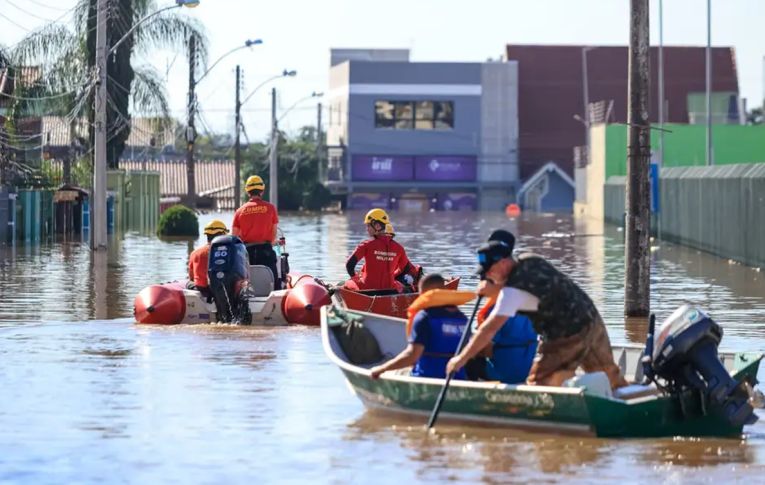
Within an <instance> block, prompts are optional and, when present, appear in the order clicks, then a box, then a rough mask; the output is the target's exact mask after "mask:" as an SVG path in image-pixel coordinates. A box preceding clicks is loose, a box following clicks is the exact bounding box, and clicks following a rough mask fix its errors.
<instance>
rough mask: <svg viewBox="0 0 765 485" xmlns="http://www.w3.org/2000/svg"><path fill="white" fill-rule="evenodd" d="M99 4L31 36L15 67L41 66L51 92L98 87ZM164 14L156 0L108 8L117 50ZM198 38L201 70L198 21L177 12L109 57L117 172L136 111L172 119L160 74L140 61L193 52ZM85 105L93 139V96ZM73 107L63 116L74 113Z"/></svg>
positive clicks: (203, 45) (112, 158)
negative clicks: (155, 54)
mask: <svg viewBox="0 0 765 485" xmlns="http://www.w3.org/2000/svg"><path fill="white" fill-rule="evenodd" d="M97 4H98V1H97V0H79V1H78V3H77V6H76V7H75V13H74V23H73V25H71V26H66V25H62V24H59V23H55V22H54V23H51V24H49V25H47V26H45V27H44V28H42V29H40V30H38V31H36V32H34V33H32V34H30V35H29V36H27V37H26V38H25V39H23V40H22V41H21V42H20V43H19V44H18V45H17V46H16V48H15V49H14V50H13V52H12V58H13V62H14V64H16V65H19V66H29V65H39V66H41V67H42V69H43V77H42V79H44V80H45V84H46V88H47V89H48V90H49V91H50V92H58V93H66V92H76V91H77V90H78V88H81V87H82V86H87V85H92V83H91V80H92V79H93V72H94V63H95V43H96V19H97V17H96V13H97V8H96V7H97ZM156 10H158V7H157V4H156V2H155V1H154V0H110V1H109V6H108V20H107V32H108V39H107V45H108V46H109V47H111V46H113V45H115V44H116V43H117V42H118V41H119V40H120V39H121V38H122V37H124V35H125V34H126V33H127V32H128V31H129V30H130V29H131V28H132V27H133V26H134V25H135V24H136V23H137V22H138V21H139V20H140V19H142V18H143V17H145V16H146V15H147V14H149V13H151V12H155V11H156ZM191 37H195V38H196V46H197V53H198V54H199V56H200V57H199V60H200V61H201V62H200V65H204V64H205V63H206V61H207V38H206V35H205V33H204V29H203V27H202V26H201V24H200V23H199V22H197V21H196V20H195V19H193V18H190V17H186V16H184V15H179V14H178V12H177V11H168V12H163V13H161V14H159V15H157V16H155V17H152V18H151V19H149V20H147V21H146V22H145V23H143V24H141V25H140V26H139V27H138V28H137V29H136V30H135V31H134V32H133V33H132V34H131V35H130V37H128V38H127V39H126V40H125V41H124V42H123V43H122V44H120V45H119V46H118V47H117V49H116V51H115V52H114V53H113V54H112V55H110V56H109V62H108V68H107V76H108V84H107V86H108V103H107V105H108V107H107V136H108V142H107V161H108V164H109V166H110V167H116V166H117V161H118V160H119V156H120V155H121V154H122V151H123V150H124V149H125V142H126V141H127V138H128V136H129V135H130V119H131V116H130V110H129V108H130V106H131V104H132V108H133V109H134V110H137V111H141V112H146V113H152V114H161V115H162V117H163V118H164V119H166V120H169V119H170V116H169V109H168V102H167V95H166V93H165V90H164V85H163V82H162V78H161V76H160V75H159V73H158V72H157V71H156V70H155V69H154V68H153V67H151V66H150V65H148V64H140V65H137V66H136V65H135V57H136V56H138V57H140V56H141V55H146V54H149V53H151V52H152V51H154V50H156V49H161V48H171V49H178V48H179V47H182V48H183V49H184V50H185V51H188V45H189V39H190V38H191ZM87 94H88V96H89V97H88V100H89V102H87V103H83V106H85V107H86V109H87V111H88V115H89V120H90V121H91V124H90V140H91V142H92V140H93V125H92V121H93V119H94V114H93V112H92V111H93V110H92V106H93V103H92V100H93V97H92V96H93V92H92V90H90V91H89V92H88V93H87ZM75 108H76V106H74V105H72V104H71V103H70V104H69V105H67V106H65V107H63V110H62V111H66V112H71V111H72V110H73V109H75Z"/></svg>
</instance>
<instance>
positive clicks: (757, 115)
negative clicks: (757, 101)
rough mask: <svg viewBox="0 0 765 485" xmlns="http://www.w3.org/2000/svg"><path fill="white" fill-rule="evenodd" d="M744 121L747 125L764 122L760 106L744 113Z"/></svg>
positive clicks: (764, 117) (764, 116) (764, 115)
mask: <svg viewBox="0 0 765 485" xmlns="http://www.w3.org/2000/svg"><path fill="white" fill-rule="evenodd" d="M746 122H747V124H749V125H761V124H763V122H765V114H763V109H762V108H753V109H751V110H749V112H748V113H747V114H746Z"/></svg>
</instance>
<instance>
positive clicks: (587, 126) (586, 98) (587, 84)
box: [582, 47, 607, 165]
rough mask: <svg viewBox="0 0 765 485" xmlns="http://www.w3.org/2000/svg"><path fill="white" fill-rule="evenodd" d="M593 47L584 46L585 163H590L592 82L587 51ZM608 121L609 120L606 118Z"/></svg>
mask: <svg viewBox="0 0 765 485" xmlns="http://www.w3.org/2000/svg"><path fill="white" fill-rule="evenodd" d="M592 49H593V47H582V92H583V99H584V113H583V114H584V137H585V138H584V139H585V144H586V147H587V153H585V163H586V164H587V165H589V163H590V124H591V121H590V82H589V79H588V76H587V51H590V50H592ZM606 121H607V120H606Z"/></svg>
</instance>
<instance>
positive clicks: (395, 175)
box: [351, 155, 414, 182]
mask: <svg viewBox="0 0 765 485" xmlns="http://www.w3.org/2000/svg"><path fill="white" fill-rule="evenodd" d="M351 174H352V178H353V180H357V181H365V182H377V181H397V180H399V181H402V180H412V177H413V175H414V158H412V157H404V156H398V155H396V156H379V155H354V156H353V159H352V162H351Z"/></svg>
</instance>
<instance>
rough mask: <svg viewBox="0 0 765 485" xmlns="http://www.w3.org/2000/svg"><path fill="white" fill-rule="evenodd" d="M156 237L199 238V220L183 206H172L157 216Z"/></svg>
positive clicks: (191, 211)
mask: <svg viewBox="0 0 765 485" xmlns="http://www.w3.org/2000/svg"><path fill="white" fill-rule="evenodd" d="M157 235H158V236H164V237H168V236H170V237H172V236H187V237H199V219H198V218H197V215H196V213H195V212H194V211H193V210H191V209H189V208H188V207H186V206H184V205H180V204H178V205H174V206H172V207H170V208H168V209H167V210H166V211H165V212H163V213H162V215H161V216H159V223H158V224H157Z"/></svg>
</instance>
